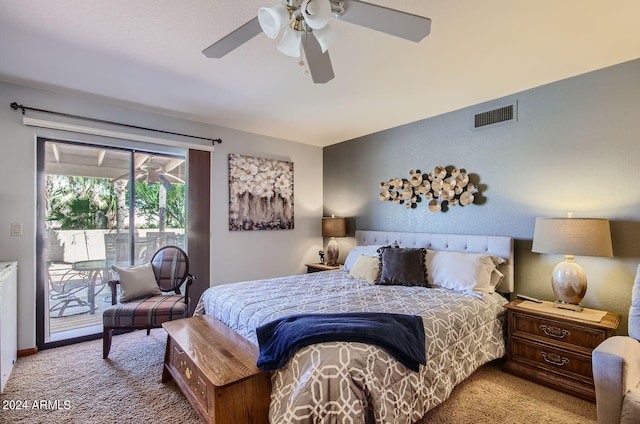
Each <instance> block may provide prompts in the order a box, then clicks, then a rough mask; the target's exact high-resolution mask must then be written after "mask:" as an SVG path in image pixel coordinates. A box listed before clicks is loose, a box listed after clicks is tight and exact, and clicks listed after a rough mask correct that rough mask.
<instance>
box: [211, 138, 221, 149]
mask: <svg viewBox="0 0 640 424" xmlns="http://www.w3.org/2000/svg"><path fill="white" fill-rule="evenodd" d="M216 143H218V144H222V139H221V138H214V139H212V140H211V145H212V146H214V147H215V145H216Z"/></svg>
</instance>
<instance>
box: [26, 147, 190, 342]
mask: <svg viewBox="0 0 640 424" xmlns="http://www.w3.org/2000/svg"><path fill="white" fill-rule="evenodd" d="M38 155H39V164H40V166H41V168H42V169H41V170H40V174H39V193H38V196H39V202H38V204H39V213H38V219H39V220H40V223H39V228H40V230H39V232H40V233H41V234H39V239H41V240H42V242H41V243H39V244H38V249H39V252H38V257H39V258H41V259H40V260H39V261H38V263H39V265H38V266H39V267H40V268H41V269H39V272H38V275H40V276H41V277H44V278H40V280H42V281H39V290H38V301H37V311H38V326H39V328H38V331H37V335H38V337H37V338H38V347H39V348H43V347H48V346H52V345H59V344H64V343H65V341H69V340H71V339H78V338H80V339H84V338H88V337H92V336H95V335H97V334H101V332H102V310H104V308H106V307H108V306H109V305H110V304H111V291H110V288H109V286H108V284H107V281H108V280H109V279H110V278H113V271H112V270H111V266H112V265H116V264H117V265H121V266H127V265H136V264H141V263H145V262H148V261H149V260H150V259H151V257H152V256H153V254H154V253H155V252H156V251H157V250H158V249H159V248H160V247H162V246H164V245H178V246H181V247H183V248H184V247H185V246H186V242H185V228H186V216H187V214H186V201H185V193H186V187H185V185H186V184H185V181H186V163H185V157H184V156H178V155H169V154H166V153H158V152H153V151H140V150H133V149H127V148H119V147H106V146H95V145H86V144H79V143H71V142H65V141H60V140H44V139H39V140H38Z"/></svg>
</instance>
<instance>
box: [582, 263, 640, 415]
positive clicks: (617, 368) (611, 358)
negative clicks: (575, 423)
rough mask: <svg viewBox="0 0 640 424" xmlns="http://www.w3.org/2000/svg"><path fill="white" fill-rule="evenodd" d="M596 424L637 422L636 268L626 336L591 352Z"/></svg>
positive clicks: (639, 307)
mask: <svg viewBox="0 0 640 424" xmlns="http://www.w3.org/2000/svg"><path fill="white" fill-rule="evenodd" d="M592 360H593V380H594V382H595V386H596V406H597V410H598V424H612V423H625V424H626V423H640V265H639V266H638V271H637V273H636V279H635V283H634V285H633V292H632V295H631V308H630V310H629V337H627V336H614V337H610V338H608V339H607V340H605V341H604V342H602V343H601V344H600V345H599V346H598V347H596V348H595V350H594V351H593V357H592Z"/></svg>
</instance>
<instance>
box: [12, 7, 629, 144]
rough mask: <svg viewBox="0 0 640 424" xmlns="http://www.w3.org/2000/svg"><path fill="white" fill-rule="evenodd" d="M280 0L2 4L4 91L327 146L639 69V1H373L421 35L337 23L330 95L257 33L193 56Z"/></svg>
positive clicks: (325, 87)
mask: <svg viewBox="0 0 640 424" xmlns="http://www.w3.org/2000/svg"><path fill="white" fill-rule="evenodd" d="M278 1H279V0H253V1H237V0H208V1H207V0H180V1H175V0H109V1H104V0H56V1H50V0H0V79H2V80H6V81H12V82H19V83H26V84H31V85H36V86H39V87H48V88H55V89H65V90H67V89H68V90H73V91H75V92H78V91H79V92H84V93H89V94H94V95H99V96H102V97H107V98H111V99H116V100H117V101H122V102H125V103H127V104H132V103H133V104H138V105H141V106H143V107H145V108H147V109H151V110H155V111H160V112H163V113H167V114H171V115H175V116H179V117H183V118H188V119H193V120H197V121H202V122H206V123H210V124H214V125H219V126H223V127H229V128H234V129H239V130H243V131H248V132H252V133H257V134H263V135H268V136H273V137H277V138H282V139H287V140H293V141H297V142H302V143H308V144H312V145H318V146H326V145H330V144H333V143H337V142H340V141H344V140H348V139H351V138H355V137H358V136H362V135H366V134H370V133H373V132H377V131H381V130H384V129H387V128H391V127H395V126H398V125H402V124H405V123H409V122H413V121H416V120H420V119H424V118H427V117H430V116H435V115H439V114H442V113H445V112H449V111H452V110H456V109H460V108H462V107H466V106H470V105H473V104H476V103H479V102H483V101H487V100H491V99H495V98H497V97H501V96H505V95H508V94H512V93H515V92H518V91H521V90H525V89H528V88H532V87H535V86H539V85H542V84H545V83H549V82H553V81H557V80H560V79H563V78H567V77H571V76H575V75H578V74H582V73H585V72H589V71H592V70H595V69H600V68H603V67H606V66H610V65H614V64H617V63H622V62H625V61H628V60H632V59H636V58H638V57H640V30H638V18H639V17H640V1H638V0H617V1H616V2H606V1H603V0H563V1H558V0H537V1H533V2H531V1H528V2H524V1H513V0H483V1H477V0H404V1H392V0H369V1H370V2H371V3H375V4H379V5H383V6H386V7H391V8H396V9H399V10H403V11H406V12H410V13H414V14H417V15H422V16H427V17H429V18H431V19H432V26H431V34H430V35H429V36H428V37H427V38H425V39H424V40H423V41H422V42H421V43H417V44H416V43H412V42H410V41H405V40H402V39H398V38H395V37H393V36H389V35H386V34H381V33H378V32H375V31H372V30H369V29H367V28H362V27H358V26H355V25H352V24H349V23H345V22H337V21H333V22H332V23H333V24H334V26H335V28H336V29H337V30H338V31H339V41H338V42H337V43H336V45H335V46H334V47H332V48H331V49H330V55H331V60H332V63H333V68H334V71H335V75H336V77H335V79H334V80H332V81H330V82H329V83H327V84H313V83H312V81H311V77H310V76H309V75H308V73H307V71H306V70H305V68H304V65H301V64H299V63H298V62H299V60H298V59H292V58H289V57H287V56H284V55H282V54H281V53H279V52H278V51H277V50H276V49H275V45H274V43H275V42H274V41H272V40H270V39H268V38H267V37H266V36H265V35H264V34H260V35H259V36H257V37H256V38H254V39H252V40H251V41H249V42H248V43H246V44H245V45H243V46H242V47H240V48H239V49H237V50H235V51H233V52H232V53H230V54H229V55H227V56H225V57H224V58H222V59H208V58H206V57H205V56H204V55H203V54H202V53H201V51H202V50H203V49H204V48H206V47H208V46H209V45H210V44H212V43H213V42H215V41H217V40H218V39H220V38H222V37H223V36H224V35H226V34H227V33H229V32H231V31H232V30H234V29H235V28H236V27H238V26H240V25H241V24H243V23H245V22H247V21H248V20H250V19H252V18H253V17H254V16H256V13H257V10H258V8H259V7H261V6H271V5H273V4H275V3H277V2H278ZM346 2H347V4H348V0H346ZM30 106H31V105H30ZM33 107H37V105H33Z"/></svg>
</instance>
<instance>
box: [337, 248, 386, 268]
mask: <svg viewBox="0 0 640 424" xmlns="http://www.w3.org/2000/svg"><path fill="white" fill-rule="evenodd" d="M381 247H382V245H380V244H370V245H368V246H354V247H353V248H352V249H351V250H350V251H349V254H348V255H347V258H346V259H345V260H344V266H343V267H342V269H344V270H345V271H351V269H352V268H353V266H354V265H355V264H356V261H357V260H358V258H359V257H360V255H365V256H378V249H380V248H381Z"/></svg>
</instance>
